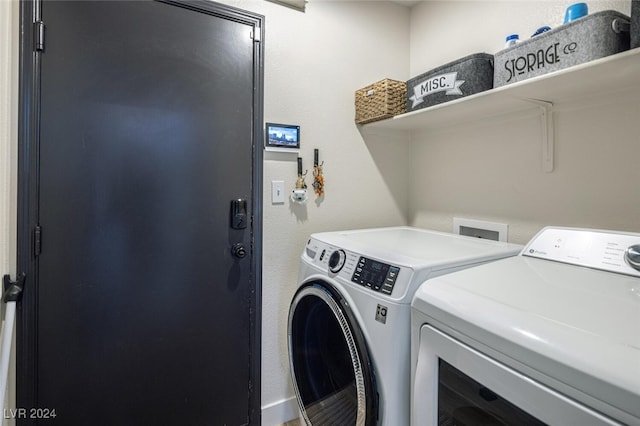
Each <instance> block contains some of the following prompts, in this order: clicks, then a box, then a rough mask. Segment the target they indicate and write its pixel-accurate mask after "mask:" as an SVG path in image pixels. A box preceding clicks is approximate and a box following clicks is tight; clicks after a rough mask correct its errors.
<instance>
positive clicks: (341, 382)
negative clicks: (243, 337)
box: [288, 283, 377, 426]
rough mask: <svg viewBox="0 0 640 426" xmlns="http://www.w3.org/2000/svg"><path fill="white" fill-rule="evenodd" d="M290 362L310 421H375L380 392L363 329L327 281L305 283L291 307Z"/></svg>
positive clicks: (353, 422) (307, 419)
mask: <svg viewBox="0 0 640 426" xmlns="http://www.w3.org/2000/svg"><path fill="white" fill-rule="evenodd" d="M288 326H289V362H290V366H291V373H292V376H293V382H294V388H295V390H296V395H297V397H298V403H299V405H300V409H301V412H302V415H303V417H304V419H305V421H306V422H307V424H312V425H336V424H339V425H345V426H346V425H374V424H375V422H376V417H377V416H376V412H377V409H376V407H377V393H376V391H375V387H374V385H375V382H374V378H373V373H372V367H371V362H370V358H369V355H368V351H367V348H366V344H365V341H364V338H363V336H362V332H361V331H360V329H359V327H358V326H357V323H356V321H355V319H354V317H353V314H352V313H351V310H350V309H349V307H348V305H347V303H346V302H345V301H344V300H343V299H342V297H341V296H340V294H339V293H338V292H337V291H336V290H335V289H334V288H333V287H331V286H329V285H327V284H320V283H313V284H307V285H305V286H303V287H301V288H300V289H299V290H298V292H297V293H296V296H295V297H294V299H293V302H292V303H291V308H290V311H289V325H288Z"/></svg>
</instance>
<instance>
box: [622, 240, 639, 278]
mask: <svg viewBox="0 0 640 426" xmlns="http://www.w3.org/2000/svg"><path fill="white" fill-rule="evenodd" d="M624 257H625V259H627V263H628V264H629V265H631V267H632V268H633V269H637V270H638V271H640V244H634V245H632V246H631V247H629V248H628V249H627V251H626V252H624Z"/></svg>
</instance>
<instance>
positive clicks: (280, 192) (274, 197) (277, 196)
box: [271, 180, 284, 204]
mask: <svg viewBox="0 0 640 426" xmlns="http://www.w3.org/2000/svg"><path fill="white" fill-rule="evenodd" d="M271 204H284V181H283V180H272V181H271Z"/></svg>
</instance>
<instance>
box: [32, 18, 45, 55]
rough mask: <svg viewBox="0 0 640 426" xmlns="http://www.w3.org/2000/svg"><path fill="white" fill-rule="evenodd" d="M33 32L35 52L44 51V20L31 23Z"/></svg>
mask: <svg viewBox="0 0 640 426" xmlns="http://www.w3.org/2000/svg"><path fill="white" fill-rule="evenodd" d="M33 26H34V34H33V39H34V42H35V50H36V52H42V51H44V22H42V21H37V22H34V23H33Z"/></svg>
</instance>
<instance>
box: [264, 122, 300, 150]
mask: <svg viewBox="0 0 640 426" xmlns="http://www.w3.org/2000/svg"><path fill="white" fill-rule="evenodd" d="M266 127H267V129H266V130H267V131H266V136H267V138H266V139H267V140H266V146H267V147H271V148H291V149H299V148H300V126H295V125H291V124H275V123H267V125H266Z"/></svg>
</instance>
